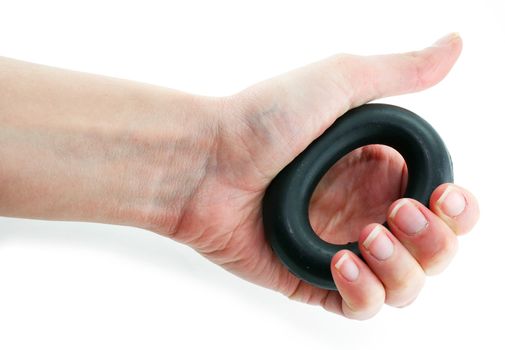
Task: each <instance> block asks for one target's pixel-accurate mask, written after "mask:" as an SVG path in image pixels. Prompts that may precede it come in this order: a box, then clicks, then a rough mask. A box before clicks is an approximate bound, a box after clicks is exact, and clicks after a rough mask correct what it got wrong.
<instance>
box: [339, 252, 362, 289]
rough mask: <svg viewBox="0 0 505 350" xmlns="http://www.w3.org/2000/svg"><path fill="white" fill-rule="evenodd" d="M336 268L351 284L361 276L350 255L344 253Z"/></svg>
mask: <svg viewBox="0 0 505 350" xmlns="http://www.w3.org/2000/svg"><path fill="white" fill-rule="evenodd" d="M335 268H336V269H337V270H338V271H339V272H340V274H341V275H342V276H344V278H345V279H346V280H348V281H349V282H353V281H356V279H358V276H359V269H358V266H357V265H356V263H355V262H354V261H353V260H352V258H351V257H350V256H349V254H347V253H344V254H343V255H342V256H341V257H340V259H338V261H337V263H336V264H335Z"/></svg>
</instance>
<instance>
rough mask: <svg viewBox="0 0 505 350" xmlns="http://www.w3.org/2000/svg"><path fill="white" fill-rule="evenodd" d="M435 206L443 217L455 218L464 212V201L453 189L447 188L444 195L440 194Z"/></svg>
mask: <svg viewBox="0 0 505 350" xmlns="http://www.w3.org/2000/svg"><path fill="white" fill-rule="evenodd" d="M437 206H438V207H439V208H440V209H441V210H442V211H443V212H444V214H445V215H447V216H450V217H456V216H458V215H459V214H461V213H462V212H463V211H464V210H465V208H466V199H465V197H464V196H463V195H462V194H461V193H460V192H459V191H458V190H456V189H455V188H454V187H452V186H447V188H446V189H445V191H444V193H442V195H441V196H440V198H439V199H438V201H437Z"/></svg>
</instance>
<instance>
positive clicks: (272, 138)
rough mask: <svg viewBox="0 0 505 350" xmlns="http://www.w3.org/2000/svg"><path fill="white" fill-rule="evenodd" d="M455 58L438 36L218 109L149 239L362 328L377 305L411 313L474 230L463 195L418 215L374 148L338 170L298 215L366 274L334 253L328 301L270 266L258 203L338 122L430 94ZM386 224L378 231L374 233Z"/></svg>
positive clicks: (342, 61) (451, 193)
mask: <svg viewBox="0 0 505 350" xmlns="http://www.w3.org/2000/svg"><path fill="white" fill-rule="evenodd" d="M461 48H462V42H461V39H460V38H459V36H457V35H449V36H448V37H445V38H443V39H442V40H440V41H439V42H437V43H436V44H435V45H434V46H432V47H429V48H427V49H425V50H423V51H419V52H410V53H404V54H395V55H384V56H371V57H361V56H351V55H337V56H334V57H330V58H328V59H326V60H323V61H321V62H317V63H314V64H312V65H309V66H306V67H303V68H301V69H298V70H295V71H293V72H289V73H287V74H284V75H282V76H279V77H276V78H274V79H271V80H268V81H265V82H262V83H260V84H257V85H254V86H252V87H250V88H248V89H246V90H245V91H243V92H241V93H239V94H237V95H235V96H232V97H231V98H228V99H226V100H225V101H223V102H222V111H223V112H222V113H220V117H219V118H217V120H215V123H216V127H215V130H216V131H215V135H214V141H213V142H212V144H211V147H210V154H209V156H208V159H207V161H206V163H205V176H203V177H202V179H201V181H200V182H199V184H198V186H197V187H196V188H195V189H194V191H193V192H192V195H191V197H190V200H188V201H187V203H186V205H185V206H184V210H183V211H182V215H181V217H180V220H179V221H178V223H177V225H176V227H175V228H174V229H164V228H163V225H162V226H161V227H159V228H157V229H156V230H157V231H158V232H160V233H163V234H165V235H168V236H170V237H172V238H174V239H176V240H178V241H181V242H184V243H186V244H189V245H190V246H191V247H193V248H194V249H196V250H197V251H198V252H200V253H201V254H202V255H203V256H205V257H206V258H208V259H209V260H211V261H213V262H214V263H216V264H219V265H221V266H222V267H224V268H225V269H227V270H228V271H230V272H232V273H234V274H236V275H238V276H240V277H242V278H244V279H246V280H249V281H251V282H253V283H256V284H259V285H261V286H264V287H267V288H270V289H273V290H276V291H279V292H281V293H283V294H285V295H286V296H288V297H289V298H292V299H295V300H299V301H302V302H306V303H310V304H316V305H321V306H322V307H324V308H325V309H327V310H329V311H332V312H336V313H338V314H342V315H345V316H347V317H349V318H356V319H365V318H369V317H371V316H372V315H374V314H375V313H376V312H377V311H378V310H379V309H380V307H381V305H382V304H383V303H386V304H389V305H392V306H397V307H402V306H405V305H407V304H409V303H411V302H412V301H413V300H414V299H415V298H416V296H417V295H418V293H419V291H420V290H421V288H422V286H423V282H424V278H425V275H430V274H434V273H438V272H440V271H442V270H443V269H444V268H445V267H446V266H447V264H448V263H449V261H450V260H451V258H452V257H453V256H454V254H455V252H456V247H457V236H458V235H460V234H463V233H466V232H468V231H469V230H470V229H471V228H472V226H473V225H474V224H475V222H476V220H477V217H478V206H477V202H476V200H475V198H474V197H473V196H472V194H471V193H469V192H468V191H466V190H465V189H463V188H461V187H459V186H456V185H452V184H443V185H441V186H439V187H438V188H437V189H436V190H435V191H434V192H433V194H432V196H431V201H430V205H429V207H425V206H424V205H422V204H421V203H418V202H417V201H415V200H412V199H400V200H396V199H397V198H399V197H401V195H402V193H403V189H404V186H405V183H406V178H407V174H406V167H405V163H404V161H403V159H402V157H401V156H400V155H399V154H398V153H397V152H395V151H393V150H392V149H390V148H387V147H383V146H367V147H364V148H362V149H359V150H357V151H355V152H353V153H351V154H350V155H348V156H347V157H345V158H344V159H343V160H341V161H340V162H338V163H337V164H336V165H335V166H333V167H332V168H331V170H330V171H329V172H328V173H327V174H326V175H325V177H324V178H323V180H322V181H321V183H320V184H319V185H318V187H317V189H316V192H315V194H314V196H313V198H312V201H311V204H310V215H309V216H310V221H311V224H312V226H313V228H314V230H315V231H316V232H317V233H318V234H319V235H320V236H321V238H323V239H325V240H326V241H329V242H332V243H337V242H340V243H343V242H348V241H351V240H356V239H359V247H360V250H361V252H362V255H363V257H364V258H365V260H366V262H367V264H365V263H363V262H362V261H361V260H360V259H359V258H357V257H356V256H355V255H354V254H353V253H351V252H349V251H347V252H346V251H342V252H339V253H337V254H336V255H335V256H334V258H333V260H332V264H331V266H328V268H331V271H332V274H333V278H334V281H335V284H336V286H337V288H338V292H337V291H328V290H323V289H318V288H316V287H313V286H311V285H309V284H307V283H305V282H303V281H301V280H299V279H298V278H296V277H295V276H294V275H292V274H291V273H290V272H289V271H288V270H287V269H286V268H285V267H284V266H283V265H282V264H281V262H280V261H279V259H278V258H277V257H276V256H275V255H274V253H273V252H272V250H271V248H270V246H269V245H268V243H267V241H266V240H265V236H264V232H263V228H262V218H261V200H262V197H263V194H264V191H265V189H266V187H267V186H268V184H269V182H270V181H271V180H272V179H273V177H275V175H276V174H277V173H278V172H279V171H280V170H281V169H282V168H283V167H284V166H286V165H287V164H288V163H289V162H290V161H291V160H293V158H295V157H296V156H297V155H298V154H299V153H300V152H301V151H302V150H304V149H305V148H306V147H307V146H308V145H309V144H310V143H311V142H312V141H313V140H314V139H316V138H317V137H318V136H319V135H321V133H323V132H324V130H325V129H326V128H328V127H329V126H330V125H331V124H332V123H333V122H334V121H335V120H336V119H337V118H338V117H339V116H340V115H342V114H343V113H345V112H346V111H347V110H349V109H350V108H352V107H355V106H359V105H361V104H364V103H366V102H368V101H370V100H373V99H377V98H381V97H386V96H391V95H398V94H403V93H408V92H414V91H419V90H422V89H426V88H428V87H430V86H432V85H434V84H436V83H437V82H439V81H440V80H441V79H442V78H443V77H444V76H445V75H446V74H447V73H448V72H449V70H450V68H451V67H452V66H453V64H454V63H455V61H456V59H457V57H458V56H459V54H460V51H461ZM386 213H387V222H388V225H389V227H390V229H387V228H385V227H384V226H382V225H380V224H378V223H382V222H384V221H385V219H386ZM171 227H173V226H171Z"/></svg>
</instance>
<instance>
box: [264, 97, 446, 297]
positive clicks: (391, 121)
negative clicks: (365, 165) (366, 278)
mask: <svg viewBox="0 0 505 350" xmlns="http://www.w3.org/2000/svg"><path fill="white" fill-rule="evenodd" d="M369 144H383V145H388V146H391V147H393V148H394V149H396V150H397V151H398V152H399V153H400V154H401V155H402V156H403V158H404V159H405V162H406V163H407V169H408V184H407V189H406V193H405V195H404V197H410V198H415V199H417V200H418V201H419V202H421V203H423V204H426V205H427V204H428V202H429V198H430V195H431V193H432V191H433V190H434V189H435V188H436V187H437V186H438V185H440V184H442V183H446V182H452V181H453V172H452V162H451V157H450V155H449V152H448V151H447V149H446V147H445V145H444V143H443V141H442V139H441V138H440V136H439V135H438V134H437V132H436V131H435V130H434V129H433V128H432V127H431V125H429V124H428V123H427V122H426V121H424V120H423V119H422V118H420V117H419V116H417V115H416V114H414V113H412V112H410V111H408V110H406V109H403V108H400V107H396V106H391V105H385V104H367V105H363V106H360V107H358V108H354V109H352V110H350V111H349V112H347V113H346V114H345V115H343V116H342V117H340V118H338V119H337V121H336V122H335V123H334V124H333V125H332V126H331V127H330V128H328V130H326V131H325V132H324V134H323V135H322V136H320V137H319V138H318V139H317V140H315V141H314V142H313V143H312V144H311V145H310V146H309V147H308V148H307V149H306V150H304V151H303V152H302V153H301V154H300V155H298V157H296V158H295V159H294V160H293V162H291V163H290V164H289V165H288V166H286V167H285V168H284V169H283V170H282V171H281V172H280V173H279V174H278V175H277V176H276V177H275V179H274V180H273V181H272V182H271V184H270V185H269V187H268V189H267V191H266V193H265V197H264V198H263V224H264V228H265V234H266V237H267V239H268V241H269V242H270V244H271V246H272V248H273V250H274V252H275V253H276V254H277V256H278V257H279V258H280V260H281V261H282V262H283V263H284V265H285V266H286V267H287V268H288V269H289V270H290V271H291V272H292V273H293V274H294V275H296V276H297V277H299V278H300V279H302V280H304V281H306V282H308V283H310V284H312V285H315V286H317V287H320V288H324V289H333V290H335V289H336V287H335V283H334V282H333V278H332V275H331V271H330V263H331V259H332V257H333V256H334V255H335V253H336V252H338V251H339V250H341V249H349V250H351V251H353V252H354V253H356V254H358V255H360V252H359V249H358V245H357V242H350V243H348V244H345V245H335V244H330V243H328V242H325V241H323V240H322V239H320V238H319V237H318V236H317V235H316V234H315V233H314V231H313V230H312V227H311V225H310V222H309V215H308V213H309V201H310V198H311V196H312V193H313V192H314V189H315V188H316V186H317V184H318V182H319V181H320V180H321V178H322V177H323V175H324V174H325V173H326V172H327V171H328V169H329V168H330V167H331V166H332V165H333V164H334V163H335V162H337V161H338V160H339V159H340V158H342V157H343V156H345V155H346V154H347V153H349V152H350V151H352V150H354V149H356V148H359V147H361V146H365V145H369Z"/></svg>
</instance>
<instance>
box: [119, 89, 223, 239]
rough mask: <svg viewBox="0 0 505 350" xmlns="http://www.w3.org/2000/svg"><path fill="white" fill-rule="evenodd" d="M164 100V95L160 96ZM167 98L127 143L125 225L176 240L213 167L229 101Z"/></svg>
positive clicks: (169, 95) (181, 96) (121, 209)
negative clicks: (178, 230)
mask: <svg viewBox="0 0 505 350" xmlns="http://www.w3.org/2000/svg"><path fill="white" fill-rule="evenodd" d="M162 95H163V94H162ZM176 95H177V97H174V93H173V92H168V93H167V95H165V96H164V97H163V96H162V100H161V101H160V103H159V105H157V107H156V108H155V111H154V112H153V115H154V117H152V118H149V122H146V121H145V120H141V121H140V123H139V124H138V125H137V126H136V127H135V133H134V134H132V135H131V136H130V137H129V140H130V147H132V148H133V149H135V150H136V151H135V152H134V153H135V156H130V157H128V159H127V163H128V165H127V167H128V168H129V169H131V170H132V171H130V172H129V175H128V176H127V177H126V179H125V181H123V184H124V186H125V187H124V190H123V191H124V192H125V193H129V194H130V196H129V200H128V201H127V202H126V203H121V202H116V205H117V208H118V209H117V210H116V211H117V212H118V213H120V216H121V221H122V222H121V223H122V224H127V225H131V226H137V227H141V228H144V229H148V230H152V231H155V232H158V233H162V234H165V235H172V233H174V232H175V231H176V230H177V228H178V226H179V223H180V221H181V220H182V217H183V216H184V215H185V210H186V208H187V206H188V203H189V201H191V200H192V198H193V197H194V195H195V193H197V191H198V190H199V187H200V185H201V184H202V183H203V181H204V180H205V178H206V176H207V175H208V172H209V169H210V168H211V167H212V164H213V162H214V155H215V150H216V147H217V142H218V130H219V123H220V118H221V115H222V113H223V109H224V107H223V106H224V105H225V104H226V102H225V99H221V98H208V97H201V96H193V95H186V94H179V93H176Z"/></svg>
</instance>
